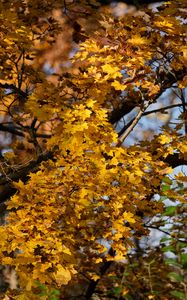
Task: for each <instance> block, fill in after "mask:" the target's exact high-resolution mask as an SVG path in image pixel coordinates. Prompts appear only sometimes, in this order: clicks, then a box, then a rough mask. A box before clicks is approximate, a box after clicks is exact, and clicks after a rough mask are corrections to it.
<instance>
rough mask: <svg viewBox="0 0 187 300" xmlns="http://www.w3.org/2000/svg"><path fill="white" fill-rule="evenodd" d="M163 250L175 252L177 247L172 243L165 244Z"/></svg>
mask: <svg viewBox="0 0 187 300" xmlns="http://www.w3.org/2000/svg"><path fill="white" fill-rule="evenodd" d="M161 250H162V252H169V251H170V252H174V253H175V248H174V247H173V246H171V245H169V246H165V247H163V248H162V249H161Z"/></svg>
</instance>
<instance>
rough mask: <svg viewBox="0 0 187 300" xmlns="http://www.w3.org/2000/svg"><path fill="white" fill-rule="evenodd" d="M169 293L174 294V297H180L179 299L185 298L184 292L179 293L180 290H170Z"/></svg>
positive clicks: (183, 299)
mask: <svg viewBox="0 0 187 300" xmlns="http://www.w3.org/2000/svg"><path fill="white" fill-rule="evenodd" d="M170 294H171V295H172V296H175V297H176V298H178V299H181V300H185V299H186V296H185V294H184V293H181V292H179V291H172V292H170Z"/></svg>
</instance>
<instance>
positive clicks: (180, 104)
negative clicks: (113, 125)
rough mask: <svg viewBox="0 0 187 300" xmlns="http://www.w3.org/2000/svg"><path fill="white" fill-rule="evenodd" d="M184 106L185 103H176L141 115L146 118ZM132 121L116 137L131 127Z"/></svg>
mask: <svg viewBox="0 0 187 300" xmlns="http://www.w3.org/2000/svg"><path fill="white" fill-rule="evenodd" d="M184 105H186V106H187V103H186V102H184V103H183V104H182V103H178V104H173V105H168V106H165V107H161V108H158V109H154V110H150V111H147V112H144V113H143V114H142V117H144V116H147V115H150V114H153V113H157V112H162V111H164V110H167V109H171V108H174V107H181V106H182V107H183V106H184ZM135 118H136V117H135ZM135 118H134V119H132V120H131V121H129V123H128V124H127V125H125V126H124V127H123V128H122V129H121V130H120V132H119V133H118V136H121V135H122V134H123V133H124V132H125V131H126V130H127V129H128V128H129V126H131V124H132V123H133V122H134V120H135Z"/></svg>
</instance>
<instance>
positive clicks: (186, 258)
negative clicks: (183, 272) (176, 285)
mask: <svg viewBox="0 0 187 300" xmlns="http://www.w3.org/2000/svg"><path fill="white" fill-rule="evenodd" d="M181 261H182V265H183V268H184V269H187V253H183V254H181Z"/></svg>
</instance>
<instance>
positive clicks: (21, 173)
mask: <svg viewBox="0 0 187 300" xmlns="http://www.w3.org/2000/svg"><path fill="white" fill-rule="evenodd" d="M53 156H54V154H53V152H50V151H48V152H45V153H42V154H40V155H39V156H38V158H37V159H36V160H32V161H30V162H29V163H28V164H27V165H26V166H20V167H18V168H17V169H16V170H14V169H12V168H11V166H10V170H9V171H8V173H6V174H3V175H1V176H0V185H1V186H3V191H2V192H0V203H3V202H5V201H6V200H7V199H8V198H9V197H11V196H12V195H13V194H14V193H15V192H16V189H15V188H14V187H13V186H12V182H13V181H19V180H22V181H23V182H24V183H25V182H27V180H28V179H29V177H28V175H29V173H31V172H32V173H34V172H37V170H38V168H39V165H40V163H41V162H42V161H47V160H49V159H52V158H53Z"/></svg>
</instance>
